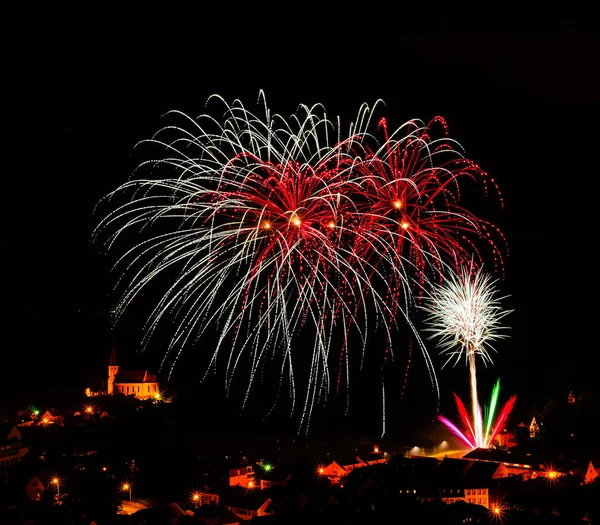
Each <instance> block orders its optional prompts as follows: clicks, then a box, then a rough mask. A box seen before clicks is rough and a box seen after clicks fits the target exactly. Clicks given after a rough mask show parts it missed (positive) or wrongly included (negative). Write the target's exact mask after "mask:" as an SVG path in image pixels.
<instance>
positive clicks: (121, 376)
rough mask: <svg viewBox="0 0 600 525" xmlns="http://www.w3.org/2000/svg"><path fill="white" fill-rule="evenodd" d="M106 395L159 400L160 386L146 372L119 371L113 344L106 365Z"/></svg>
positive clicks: (153, 377) (156, 380)
mask: <svg viewBox="0 0 600 525" xmlns="http://www.w3.org/2000/svg"><path fill="white" fill-rule="evenodd" d="M106 393H107V394H108V395H110V396H112V395H115V394H122V395H125V396H134V397H136V398H137V399H151V398H153V399H160V385H159V382H158V378H157V376H156V375H154V374H150V373H148V370H119V365H118V364H117V352H116V350H115V344H114V342H113V345H112V350H111V354H110V361H109V363H108V381H107V388H106Z"/></svg>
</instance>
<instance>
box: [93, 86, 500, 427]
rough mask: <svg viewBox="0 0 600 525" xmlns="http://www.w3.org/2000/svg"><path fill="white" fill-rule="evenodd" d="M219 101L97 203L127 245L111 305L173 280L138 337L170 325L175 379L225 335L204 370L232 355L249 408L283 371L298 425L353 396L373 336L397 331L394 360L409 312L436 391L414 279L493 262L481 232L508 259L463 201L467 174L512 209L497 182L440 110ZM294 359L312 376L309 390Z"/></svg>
mask: <svg viewBox="0 0 600 525" xmlns="http://www.w3.org/2000/svg"><path fill="white" fill-rule="evenodd" d="M213 105H215V106H216V107H217V108H218V111H217V110H213V111H212V112H210V111H207V113H205V114H202V115H200V116H199V117H197V118H195V119H194V118H191V117H189V116H187V115H186V114H184V113H181V112H179V111H172V112H169V113H168V117H169V118H170V119H173V123H171V124H169V125H167V126H165V127H164V128H162V129H161V130H159V132H158V133H156V134H155V136H154V137H153V138H151V139H150V140H146V141H142V143H140V145H141V146H148V147H150V148H151V150H152V151H153V152H155V151H156V152H157V153H155V157H154V158H152V159H149V160H146V161H143V162H142V163H141V164H140V166H139V167H138V170H136V173H135V174H134V177H132V178H131V179H130V180H129V181H127V182H125V183H124V184H122V185H121V186H119V187H118V188H117V189H115V190H114V191H113V192H111V193H110V194H109V195H107V197H106V198H105V199H104V200H103V201H102V202H101V203H100V205H99V208H102V209H104V208H105V207H106V206H108V211H107V212H106V214H104V215H103V216H102V218H101V220H100V221H99V224H98V226H97V228H96V231H95V232H94V236H95V238H97V239H100V238H102V242H104V243H105V245H106V247H107V249H108V250H113V251H114V250H122V254H121V256H120V257H119V258H118V260H117V262H116V263H115V265H114V270H115V271H116V272H118V273H119V274H120V279H119V282H118V285H117V286H118V287H120V289H121V291H122V296H121V300H120V302H119V304H118V305H117V308H116V312H117V313H118V314H121V313H122V312H124V311H125V310H126V309H127V308H129V307H130V305H131V304H132V303H133V302H134V301H135V300H136V299H138V297H139V296H140V295H141V292H142V291H143V290H145V289H146V288H148V287H149V285H150V283H153V282H155V281H156V280H158V279H159V277H161V276H162V275H169V276H172V275H174V276H173V277H170V280H169V284H168V285H167V286H166V289H165V290H164V291H163V292H162V293H161V294H160V296H159V297H158V298H157V299H156V304H155V307H154V309H153V311H152V313H151V315H150V316H149V318H148V321H147V326H146V330H145V334H144V341H143V344H144V346H145V345H147V344H148V342H149V341H150V340H151V339H152V337H153V334H154V333H155V331H156V330H157V327H158V326H159V325H161V323H167V322H174V323H175V325H174V326H175V328H174V330H173V333H172V337H171V342H170V344H169V347H168V348H167V349H166V351H165V352H164V354H163V359H162V363H161V368H163V367H166V368H168V369H169V374H170V373H171V372H172V371H173V369H174V367H175V365H176V363H177V360H178V357H179V356H180V354H181V352H182V351H183V350H184V349H185V348H191V347H194V345H195V343H197V342H198V341H199V340H200V339H201V338H202V337H203V336H204V335H205V334H206V333H207V331H209V330H210V331H211V333H215V332H216V333H217V334H218V337H217V339H218V340H217V342H216V344H215V345H214V346H213V347H212V348H210V350H208V351H207V352H206V353H207V355H206V368H205V370H203V374H204V375H206V374H207V373H208V371H210V370H213V371H214V370H215V369H216V367H217V365H218V364H219V363H223V367H224V369H225V388H226V391H227V392H229V391H230V390H231V387H232V382H233V378H234V376H236V374H237V373H238V372H241V374H238V375H243V376H244V377H245V378H246V379H245V384H246V386H245V387H244V391H245V395H244V396H243V402H242V405H245V404H246V402H247V400H248V397H249V395H250V392H251V390H252V388H253V386H254V385H255V383H256V382H257V381H258V380H259V378H260V377H262V376H264V375H265V374H266V373H269V374H275V375H276V378H277V380H278V383H279V390H281V391H283V389H284V388H285V389H286V390H288V391H289V394H290V399H291V404H290V406H291V408H290V412H291V413H293V412H294V410H295V406H296V398H297V397H298V395H300V396H301V399H302V402H301V406H302V408H301V423H300V425H303V424H304V425H308V421H310V417H311V413H312V410H313V408H314V406H315V404H316V403H319V402H323V401H325V400H326V399H327V396H328V394H329V392H330V391H331V389H332V387H333V386H336V388H340V387H341V386H344V387H346V390H347V392H348V391H349V386H350V385H349V383H350V376H351V374H350V370H351V369H352V368H353V367H359V368H360V367H362V364H363V362H364V360H365V359H366V358H367V357H369V355H368V354H371V353H374V354H376V355H380V353H381V352H379V350H377V351H376V352H375V351H367V349H368V341H369V335H370V333H372V332H373V331H375V330H379V331H381V332H383V333H384V334H385V338H386V341H387V343H386V345H385V346H386V348H385V349H384V350H383V353H384V355H385V356H386V358H387V356H391V358H393V345H392V340H393V334H394V332H395V331H396V329H397V326H398V322H399V321H398V320H400V322H402V323H407V324H408V326H409V327H410V328H411V330H412V333H413V336H414V338H415V340H416V341H417V343H418V345H419V347H420V349H421V351H422V353H423V356H424V358H425V361H426V363H427V366H428V369H429V373H430V376H431V381H432V384H433V385H434V387H435V388H437V381H436V378H435V371H434V369H433V366H432V363H431V359H430V357H429V355H428V353H427V350H426V348H425V345H424V344H423V341H422V340H421V338H420V337H419V334H418V332H417V330H416V329H415V328H414V327H413V325H412V322H411V320H410V313H411V309H412V308H413V307H414V306H415V296H417V295H420V293H419V294H415V291H419V292H421V290H422V289H423V288H425V287H427V286H428V285H429V282H430V279H431V278H432V277H435V278H436V279H437V278H439V274H440V271H441V269H442V268H443V267H444V266H445V265H450V266H451V267H459V266H460V265H462V264H464V263H465V262H466V261H468V260H471V261H473V264H474V265H475V266H479V265H481V264H482V263H483V259H484V256H483V254H482V253H480V245H482V244H483V245H485V246H486V250H488V251H489V253H491V257H492V260H493V261H494V265H496V266H497V267H502V264H503V260H502V253H503V242H504V239H503V237H502V234H501V233H500V232H499V230H498V229H497V228H496V227H495V226H494V225H493V224H491V223H490V222H487V221H485V220H483V219H480V218H479V217H477V216H476V215H475V214H474V213H472V212H470V211H469V210H468V209H467V207H466V205H464V204H463V203H462V202H461V192H460V188H461V184H462V181H463V180H464V181H465V183H469V184H471V183H473V182H475V183H480V185H481V186H482V187H483V190H484V194H488V193H489V192H490V190H493V191H494V192H495V196H496V197H497V198H498V200H499V201H500V203H501V198H500V196H499V193H498V192H497V188H496V185H495V182H494V181H493V179H491V178H490V177H489V176H488V175H487V174H486V173H485V172H484V171H482V170H481V169H480V168H479V167H478V166H477V165H476V164H474V163H473V162H472V161H470V160H469V159H467V158H466V157H465V156H464V154H463V152H462V149H461V147H460V145H459V144H458V143H457V142H456V141H454V140H452V139H450V138H449V137H448V130H447V127H446V124H445V122H444V120H443V119H442V118H440V117H436V118H435V119H433V120H432V121H430V122H429V123H425V122H422V121H419V120H411V121H409V122H407V123H405V124H403V125H402V126H400V127H399V128H398V129H396V130H395V131H393V132H390V131H389V130H388V126H387V122H386V120H385V119H384V118H379V119H377V118H376V117H375V114H376V110H377V109H378V108H379V107H380V106H382V105H383V103H382V102H381V101H378V102H377V103H376V104H375V105H374V106H373V107H369V106H368V105H366V104H363V105H362V106H361V107H360V109H359V111H358V114H357V117H356V120H355V121H354V122H353V123H351V124H350V126H349V128H348V130H347V132H344V130H343V129H342V126H341V123H340V122H339V119H337V120H336V121H333V120H330V119H329V118H328V117H327V113H326V111H325V108H324V107H323V106H322V105H320V104H316V105H314V106H312V107H308V106H306V105H299V106H298V109H297V111H296V113H294V114H293V115H292V116H290V117H289V118H284V117H283V116H281V115H278V114H273V113H271V110H270V109H269V107H268V106H267V103H266V99H265V97H264V93H262V92H261V93H260V95H259V107H260V108H261V109H262V114H261V115H260V116H258V115H255V114H254V113H252V112H250V111H249V110H248V109H247V108H246V107H244V105H243V104H242V103H241V102H240V101H239V100H235V101H234V102H233V103H231V104H229V103H227V102H226V101H225V100H224V99H223V98H222V97H220V96H217V95H214V96H212V97H210V98H209V100H208V101H207V106H210V107H211V108H212V107H213ZM122 238H123V239H125V241H124V242H125V245H124V246H125V247H124V248H123V241H121V239H122ZM131 239H133V241H132V240H131ZM482 240H483V242H481V241H482ZM173 320H174V321H173ZM300 333H307V334H310V337H309V339H306V338H305V339H304V341H306V340H309V341H311V343H310V346H311V348H306V344H304V345H298V343H297V339H298V335H299V334H300ZM351 342H352V344H351ZM299 346H302V347H301V348H299ZM355 363H356V364H355ZM298 370H306V371H307V373H306V376H305V377H303V382H302V386H301V387H299V385H298V379H297V378H296V375H297V374H298V373H299V372H298ZM201 375H202V374H201ZM279 390H278V393H277V395H276V396H275V397H276V399H275V400H274V403H276V401H277V399H278V398H279ZM382 391H383V390H382ZM384 401H385V400H384Z"/></svg>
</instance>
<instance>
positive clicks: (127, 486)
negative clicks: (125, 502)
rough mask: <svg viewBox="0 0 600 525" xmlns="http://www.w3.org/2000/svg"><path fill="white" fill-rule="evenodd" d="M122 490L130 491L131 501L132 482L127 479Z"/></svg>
mask: <svg viewBox="0 0 600 525" xmlns="http://www.w3.org/2000/svg"><path fill="white" fill-rule="evenodd" d="M121 490H122V491H123V492H129V501H131V483H128V482H127V481H125V482H124V483H123V485H121Z"/></svg>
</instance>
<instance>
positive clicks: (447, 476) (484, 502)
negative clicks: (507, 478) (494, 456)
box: [423, 458, 498, 509]
mask: <svg viewBox="0 0 600 525" xmlns="http://www.w3.org/2000/svg"><path fill="white" fill-rule="evenodd" d="M475 463H476V462H475V461H470V460H465V459H458V458H444V459H443V460H442V462H441V463H440V464H439V466H438V468H437V469H436V472H435V481H434V483H435V487H434V490H433V491H432V492H431V493H430V494H429V498H423V500H424V501H426V500H427V499H429V500H433V499H435V498H436V497H439V498H440V499H441V500H442V501H443V502H444V503H446V504H452V503H456V502H459V501H464V502H465V503H471V504H474V505H481V506H483V507H485V508H487V509H489V508H490V486H491V483H492V478H493V476H494V474H495V473H496V471H497V469H498V467H497V466H496V465H493V464H492V465H483V466H475V469H474V470H473V471H472V472H469V471H470V470H471V468H472V467H473V466H474V465H475Z"/></svg>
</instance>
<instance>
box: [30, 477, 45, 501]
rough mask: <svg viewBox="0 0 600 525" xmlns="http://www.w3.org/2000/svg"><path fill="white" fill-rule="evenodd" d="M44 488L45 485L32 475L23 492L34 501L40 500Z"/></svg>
mask: <svg viewBox="0 0 600 525" xmlns="http://www.w3.org/2000/svg"><path fill="white" fill-rule="evenodd" d="M44 490H46V487H44V484H43V483H42V481H41V480H40V478H39V477H37V476H33V477H32V478H31V479H30V480H29V482H28V483H27V486H26V487H25V493H26V494H27V496H29V498H30V499H32V500H34V501H40V500H41V499H42V493H43V492H44Z"/></svg>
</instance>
